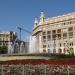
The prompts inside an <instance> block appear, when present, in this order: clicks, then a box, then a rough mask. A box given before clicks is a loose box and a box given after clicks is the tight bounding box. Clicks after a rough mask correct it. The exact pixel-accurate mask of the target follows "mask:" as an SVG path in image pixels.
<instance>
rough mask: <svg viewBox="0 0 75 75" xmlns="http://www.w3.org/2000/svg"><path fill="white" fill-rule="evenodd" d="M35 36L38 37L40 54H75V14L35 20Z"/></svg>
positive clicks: (42, 16) (37, 47)
mask: <svg viewBox="0 0 75 75" xmlns="http://www.w3.org/2000/svg"><path fill="white" fill-rule="evenodd" d="M33 36H35V37H36V41H37V43H36V50H38V51H39V52H40V53H42V52H45V53H63V54H69V53H74V54H75V13H69V14H65V15H61V16H57V17H52V18H45V16H44V12H41V15H40V20H39V21H38V20H37V19H35V21H34V29H33Z"/></svg>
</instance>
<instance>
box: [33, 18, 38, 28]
mask: <svg viewBox="0 0 75 75" xmlns="http://www.w3.org/2000/svg"><path fill="white" fill-rule="evenodd" d="M37 25H38V20H37V18H35V20H34V28H35V27H36V26H37Z"/></svg>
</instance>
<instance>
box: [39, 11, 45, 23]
mask: <svg viewBox="0 0 75 75" xmlns="http://www.w3.org/2000/svg"><path fill="white" fill-rule="evenodd" d="M44 19H45V15H44V12H43V11H41V14H40V23H41V24H42V23H43V22H44Z"/></svg>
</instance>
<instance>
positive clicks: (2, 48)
mask: <svg viewBox="0 0 75 75" xmlns="http://www.w3.org/2000/svg"><path fill="white" fill-rule="evenodd" d="M7 49H8V48H7V46H0V54H6V53H7Z"/></svg>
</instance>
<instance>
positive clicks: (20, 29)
mask: <svg viewBox="0 0 75 75" xmlns="http://www.w3.org/2000/svg"><path fill="white" fill-rule="evenodd" d="M16 28H17V29H19V31H20V32H19V33H20V41H21V31H22V30H23V31H25V32H27V33H28V34H31V32H30V31H28V30H26V29H24V28H21V27H18V26H17V27H16Z"/></svg>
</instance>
